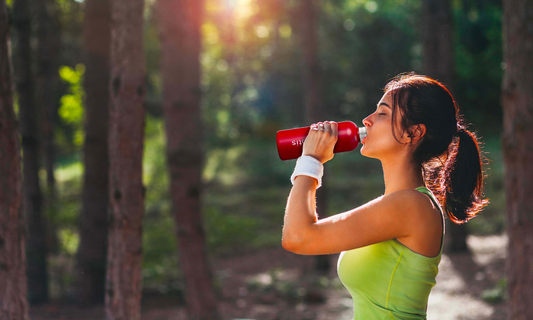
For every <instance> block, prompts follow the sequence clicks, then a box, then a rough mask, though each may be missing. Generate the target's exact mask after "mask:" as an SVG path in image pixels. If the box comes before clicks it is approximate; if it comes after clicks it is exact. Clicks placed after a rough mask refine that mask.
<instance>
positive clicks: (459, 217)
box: [439, 128, 489, 224]
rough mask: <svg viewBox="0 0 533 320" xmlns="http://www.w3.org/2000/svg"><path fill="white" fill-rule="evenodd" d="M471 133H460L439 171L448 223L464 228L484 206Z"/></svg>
mask: <svg viewBox="0 0 533 320" xmlns="http://www.w3.org/2000/svg"><path fill="white" fill-rule="evenodd" d="M481 157H482V155H481V152H480V150H479V143H478V141H477V138H476V136H475V134H474V133H472V132H470V131H468V130H466V129H463V128H461V129H459V130H458V131H457V133H456V134H455V136H454V139H453V141H452V143H451V144H450V150H449V151H448V158H447V159H446V162H445V163H444V167H443V168H442V169H441V170H440V174H439V175H440V177H439V182H440V188H439V189H440V194H441V195H442V198H443V199H442V200H443V202H444V208H445V211H446V212H447V214H448V216H449V217H450V220H452V221H453V222H454V223H456V224H463V223H465V222H467V221H468V220H470V219H472V218H473V217H475V216H476V215H477V214H478V213H479V212H480V211H481V210H482V209H483V208H484V207H485V206H486V205H487V204H488V202H489V201H488V200H487V199H482V196H483V170H482V166H483V161H482V158H481Z"/></svg>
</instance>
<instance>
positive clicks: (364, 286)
mask: <svg viewBox="0 0 533 320" xmlns="http://www.w3.org/2000/svg"><path fill="white" fill-rule="evenodd" d="M363 124H364V125H365V127H366V128H367V137H366V138H365V139H363V141H362V144H363V146H362V148H361V154H362V155H363V156H366V157H371V158H376V159H379V160H380V161H381V164H382V167H383V176H384V181H385V192H384V195H382V196H380V197H378V198H377V199H374V200H372V201H370V202H368V203H366V204H364V205H362V206H360V207H357V208H355V209H353V210H350V211H347V212H344V213H340V214H337V215H334V216H331V217H328V218H325V219H319V218H318V216H317V214H316V211H315V195H316V189H317V188H318V187H320V185H321V177H322V172H323V166H322V165H323V164H324V163H325V162H327V161H329V160H331V159H332V158H333V147H334V145H335V142H336V141H337V124H336V123H335V122H332V121H325V122H319V123H317V124H313V125H312V126H311V130H310V132H309V135H308V136H307V138H306V139H305V142H304V146H303V154H302V156H301V157H300V158H299V159H298V161H297V164H296V167H295V170H294V173H293V175H292V177H291V181H292V183H293V187H292V190H291V192H290V195H289V198H288V202H287V207H286V210H285V218H284V227H283V240H282V244H283V247H284V248H285V249H287V250H289V251H292V252H294V253H297V254H304V255H319V254H332V253H339V252H340V253H341V255H340V257H339V262H338V270H337V271H338V274H339V277H340V279H341V281H342V283H343V284H344V286H345V287H346V288H347V289H348V291H349V292H350V294H351V295H352V298H353V302H354V315H355V317H354V319H364V320H369V319H387V320H390V319H409V320H410V319H426V310H427V302H428V297H429V293H430V291H431V288H432V287H433V286H434V285H435V283H436V282H435V277H436V276H437V273H438V265H439V262H440V259H441V253H442V246H443V242H444V213H446V214H447V215H448V217H449V218H450V219H451V220H452V221H453V222H455V223H457V224H462V223H465V222H467V221H468V220H470V219H471V218H473V217H474V216H475V215H476V214H477V213H478V212H479V211H480V210H481V209H482V208H483V207H484V206H485V205H487V203H488V200H486V199H483V198H482V196H483V170H482V159H481V155H480V151H479V147H478V142H477V139H476V137H475V135H474V134H473V133H472V132H470V131H468V130H467V129H466V127H465V125H464V123H463V119H462V117H461V115H460V114H459V111H458V108H457V105H456V104H455V101H454V99H453V97H452V96H451V94H450V92H449V91H448V90H447V89H446V87H445V86H444V85H442V84H441V83H439V82H438V81H435V80H433V79H430V78H428V77H425V76H420V75H415V74H408V75H400V76H398V77H396V78H395V79H394V80H392V81H391V82H389V83H388V84H387V86H386V87H385V94H384V95H383V97H382V98H381V100H380V101H379V103H378V104H377V108H376V111H375V112H374V113H372V114H371V115H369V116H368V117H366V118H365V119H364V120H363Z"/></svg>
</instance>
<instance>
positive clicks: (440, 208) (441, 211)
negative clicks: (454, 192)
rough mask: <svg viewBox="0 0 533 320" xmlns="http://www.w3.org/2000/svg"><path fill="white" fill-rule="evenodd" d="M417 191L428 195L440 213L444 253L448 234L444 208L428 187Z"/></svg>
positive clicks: (419, 188)
mask: <svg viewBox="0 0 533 320" xmlns="http://www.w3.org/2000/svg"><path fill="white" fill-rule="evenodd" d="M415 190H416V191H420V192H422V193H423V194H425V195H427V196H428V197H429V198H430V199H431V201H432V202H433V203H434V204H435V206H436V207H437V208H438V209H439V211H440V214H441V216H442V239H441V246H440V247H441V252H442V247H443V246H444V234H445V233H446V223H445V221H444V211H443V210H442V207H441V206H440V203H439V201H437V198H436V197H435V195H434V194H433V192H431V190H429V189H428V188H427V187H425V186H422V187H418V188H416V189H415Z"/></svg>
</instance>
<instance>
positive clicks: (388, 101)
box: [378, 91, 393, 108]
mask: <svg viewBox="0 0 533 320" xmlns="http://www.w3.org/2000/svg"><path fill="white" fill-rule="evenodd" d="M381 104H386V105H387V106H389V107H390V108H392V104H393V101H392V94H391V92H390V91H387V92H385V94H383V96H382V97H381V100H379V102H378V106H379V105H381Z"/></svg>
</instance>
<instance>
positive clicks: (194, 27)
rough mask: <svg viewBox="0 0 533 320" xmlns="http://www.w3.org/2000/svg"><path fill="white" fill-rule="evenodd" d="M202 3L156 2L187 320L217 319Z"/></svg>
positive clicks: (194, 0) (196, 0)
mask: <svg viewBox="0 0 533 320" xmlns="http://www.w3.org/2000/svg"><path fill="white" fill-rule="evenodd" d="M203 7H204V1H200V0H159V1H158V3H157V12H158V17H159V29H160V39H161V55H162V57H161V58H162V60H161V74H162V76H163V94H164V111H165V120H166V134H167V161H168V166H169V171H170V181H171V182H170V183H171V186H170V187H171V195H172V211H173V215H174V217H175V219H176V233H177V238H178V247H179V252H180V264H181V268H182V270H183V275H184V277H185V280H186V286H187V294H186V300H187V309H188V312H189V316H190V319H195V320H200V319H201V320H204V319H205V320H208V319H220V316H219V314H218V311H217V299H216V296H215V293H214V290H213V285H212V279H211V278H212V277H211V270H210V267H209V264H208V261H207V257H206V241H205V234H204V227H203V222H202V214H201V195H202V183H201V173H202V168H203V158H204V155H203V150H202V145H203V141H202V131H203V128H202V120H201V108H200V98H201V90H200V63H199V59H198V57H199V55H200V50H201V34H200V26H201V22H202V16H203Z"/></svg>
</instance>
